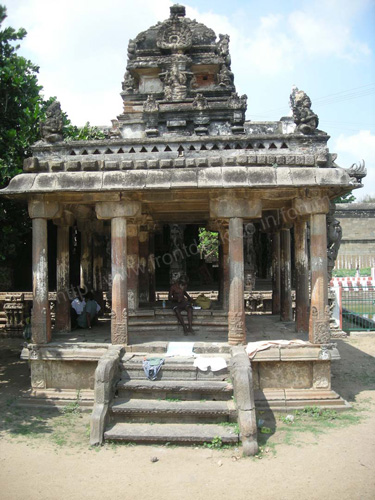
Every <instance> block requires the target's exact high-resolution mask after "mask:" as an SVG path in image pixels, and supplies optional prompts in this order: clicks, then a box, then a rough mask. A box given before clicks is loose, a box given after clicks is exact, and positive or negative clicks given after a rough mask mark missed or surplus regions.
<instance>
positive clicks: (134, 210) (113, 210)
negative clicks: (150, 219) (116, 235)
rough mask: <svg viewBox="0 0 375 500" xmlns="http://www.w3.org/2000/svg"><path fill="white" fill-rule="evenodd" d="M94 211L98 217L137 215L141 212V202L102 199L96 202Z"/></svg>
mask: <svg viewBox="0 0 375 500" xmlns="http://www.w3.org/2000/svg"><path fill="white" fill-rule="evenodd" d="M95 211H96V215H97V217H98V219H114V218H117V217H125V218H129V217H139V216H140V215H141V212H142V204H141V202H139V201H117V202H112V201H110V202H107V201H103V202H98V203H96V205H95Z"/></svg>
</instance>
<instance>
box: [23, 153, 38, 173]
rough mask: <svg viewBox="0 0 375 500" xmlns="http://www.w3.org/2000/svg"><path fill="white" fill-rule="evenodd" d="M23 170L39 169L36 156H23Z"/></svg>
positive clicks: (33, 170) (35, 170)
mask: <svg viewBox="0 0 375 500" xmlns="http://www.w3.org/2000/svg"><path fill="white" fill-rule="evenodd" d="M23 170H24V172H37V171H38V170H39V160H38V158H35V157H31V158H25V159H24V160H23Z"/></svg>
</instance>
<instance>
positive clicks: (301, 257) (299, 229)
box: [294, 217, 309, 333]
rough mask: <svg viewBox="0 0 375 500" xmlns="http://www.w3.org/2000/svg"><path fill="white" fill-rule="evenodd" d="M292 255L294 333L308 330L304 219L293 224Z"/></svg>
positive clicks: (307, 275) (305, 228)
mask: <svg viewBox="0 0 375 500" xmlns="http://www.w3.org/2000/svg"><path fill="white" fill-rule="evenodd" d="M294 255H295V268H296V331H297V332H299V333H303V332H308V330H309V262H308V255H307V226H306V220H305V219H304V218H301V217H300V218H298V219H296V221H295V223H294Z"/></svg>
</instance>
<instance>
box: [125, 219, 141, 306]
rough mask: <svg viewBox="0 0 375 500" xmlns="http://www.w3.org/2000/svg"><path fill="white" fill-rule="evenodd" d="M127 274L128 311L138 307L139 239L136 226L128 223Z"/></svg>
mask: <svg viewBox="0 0 375 500" xmlns="http://www.w3.org/2000/svg"><path fill="white" fill-rule="evenodd" d="M127 272H128V307H129V310H130V311H135V310H136V309H138V305H139V284H138V280H139V239H138V224H137V223H134V222H129V221H128V227H127Z"/></svg>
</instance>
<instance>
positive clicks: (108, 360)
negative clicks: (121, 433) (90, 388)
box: [90, 346, 123, 445]
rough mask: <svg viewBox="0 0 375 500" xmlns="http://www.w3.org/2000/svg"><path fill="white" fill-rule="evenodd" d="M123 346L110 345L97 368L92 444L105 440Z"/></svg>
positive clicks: (91, 433)
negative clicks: (109, 408)
mask: <svg viewBox="0 0 375 500" xmlns="http://www.w3.org/2000/svg"><path fill="white" fill-rule="evenodd" d="M122 353H123V348H122V347H119V346H110V347H109V348H108V351H107V352H106V353H105V354H104V356H102V358H101V359H100V360H99V362H98V366H97V368H96V370H95V404H94V408H93V412H92V415H91V420H90V428H91V431H90V444H91V445H98V444H101V443H102V442H103V434H104V429H105V426H106V423H107V419H108V405H109V403H110V402H111V400H112V398H113V395H114V391H115V383H116V382H117V379H118V378H119V375H120V356H121V355H122Z"/></svg>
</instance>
